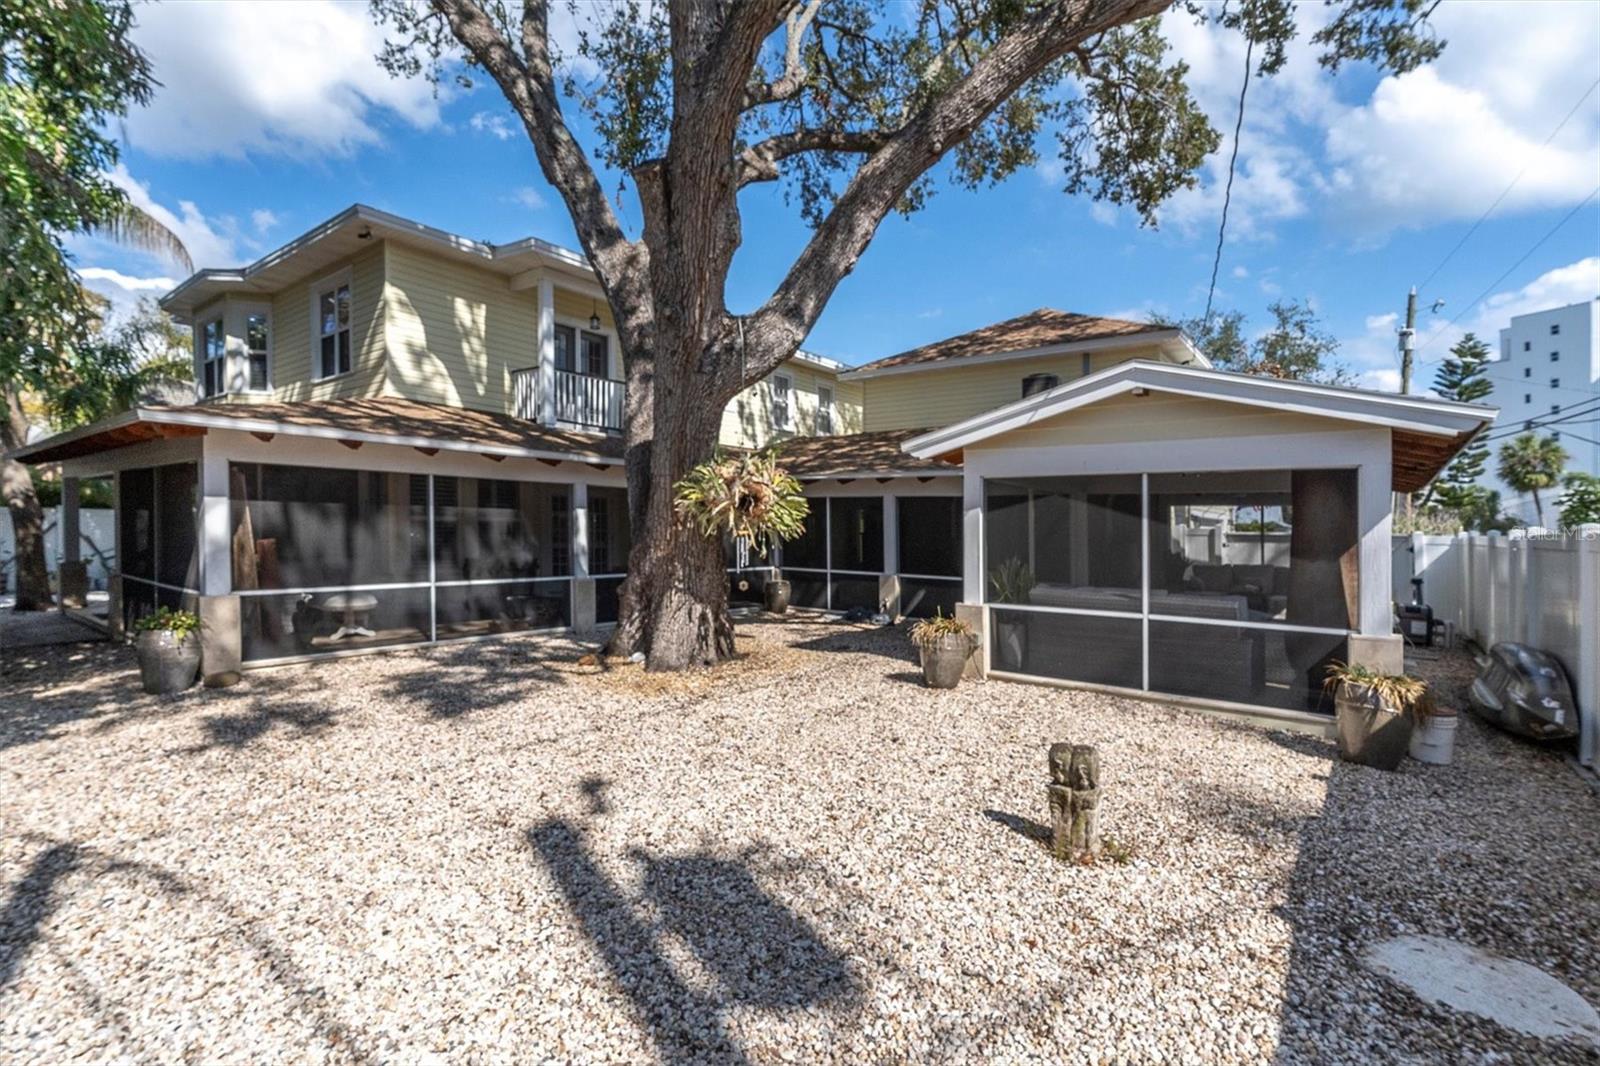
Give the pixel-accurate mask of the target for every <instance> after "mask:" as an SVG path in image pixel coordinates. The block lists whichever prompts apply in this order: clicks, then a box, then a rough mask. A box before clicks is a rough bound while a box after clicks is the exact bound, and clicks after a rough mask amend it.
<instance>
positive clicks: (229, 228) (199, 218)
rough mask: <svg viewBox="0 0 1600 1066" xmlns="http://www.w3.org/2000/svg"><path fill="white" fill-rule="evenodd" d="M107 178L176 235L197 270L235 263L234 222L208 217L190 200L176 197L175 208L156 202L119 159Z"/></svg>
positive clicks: (237, 254)
mask: <svg viewBox="0 0 1600 1066" xmlns="http://www.w3.org/2000/svg"><path fill="white" fill-rule="evenodd" d="M111 180H112V181H114V182H116V183H117V184H118V185H120V186H121V187H122V188H123V189H124V190H126V191H127V193H128V199H129V200H131V201H132V202H133V205H134V206H135V207H138V208H140V209H142V210H143V211H144V212H145V213H146V214H148V215H150V216H151V217H153V218H154V219H156V221H158V222H160V223H162V224H163V225H165V226H166V227H167V228H168V229H170V230H171V231H172V232H173V233H175V234H177V235H178V239H179V240H181V241H182V242H183V246H184V247H185V248H186V249H188V251H189V258H190V259H192V260H193V261H194V265H195V268H196V269H197V270H198V269H203V268H205V267H230V266H237V265H238V264H239V259H240V257H239V253H238V250H237V247H236V244H235V241H236V239H237V237H238V225H237V223H236V222H235V221H234V220H233V219H231V218H226V217H224V218H219V219H214V220H213V219H208V218H207V217H206V216H205V214H204V213H202V212H201V210H200V208H199V207H198V206H196V205H195V203H194V202H193V201H191V200H179V201H178V210H177V211H173V210H171V209H170V208H167V207H165V206H163V205H162V204H158V203H156V201H155V198H154V197H152V196H151V195H150V188H149V186H148V185H146V184H145V183H143V182H141V181H139V180H138V179H137V178H135V177H134V176H133V175H132V174H130V173H128V168H127V167H125V166H124V165H122V164H121V163H118V164H117V166H116V168H115V169H114V170H112V172H111Z"/></svg>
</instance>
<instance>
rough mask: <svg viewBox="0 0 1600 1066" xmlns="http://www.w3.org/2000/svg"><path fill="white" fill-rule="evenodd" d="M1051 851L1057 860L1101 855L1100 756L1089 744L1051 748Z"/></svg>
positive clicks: (1062, 744)
mask: <svg viewBox="0 0 1600 1066" xmlns="http://www.w3.org/2000/svg"><path fill="white" fill-rule="evenodd" d="M1049 768H1050V784H1049V785H1048V786H1047V789H1046V791H1047V794H1048V796H1049V800H1050V823H1051V848H1052V850H1053V851H1054V852H1055V855H1056V858H1058V859H1070V860H1072V861H1075V862H1084V861H1092V860H1094V859H1096V858H1098V857H1099V855H1100V753H1099V752H1098V751H1096V750H1095V748H1094V746H1093V745H1090V744H1066V743H1061V744H1052V745H1050V754H1049Z"/></svg>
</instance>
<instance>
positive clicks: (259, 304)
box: [239, 301, 277, 396]
mask: <svg viewBox="0 0 1600 1066" xmlns="http://www.w3.org/2000/svg"><path fill="white" fill-rule="evenodd" d="M252 315H261V316H262V317H263V318H265V319H266V323H267V349H266V353H267V383H266V385H265V386H264V387H262V388H259V389H253V388H251V387H250V352H251V349H250V317H251V316H252ZM276 333H277V331H276V330H275V329H274V328H273V323H272V304H271V303H270V302H268V301H251V302H249V303H241V304H239V341H240V346H239V350H240V352H241V353H242V354H241V359H240V362H241V368H242V373H241V375H240V379H241V380H242V381H243V383H244V384H243V387H242V388H240V389H239V392H241V393H243V394H244V395H246V396H270V395H271V394H272V391H273V389H272V372H273V370H274V368H275V367H274V364H275V363H276V362H277V358H276V354H277V337H276Z"/></svg>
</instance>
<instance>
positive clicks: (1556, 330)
mask: <svg viewBox="0 0 1600 1066" xmlns="http://www.w3.org/2000/svg"><path fill="white" fill-rule="evenodd" d="M1560 335H1561V323H1559V322H1552V323H1550V336H1552V337H1558V336H1560Z"/></svg>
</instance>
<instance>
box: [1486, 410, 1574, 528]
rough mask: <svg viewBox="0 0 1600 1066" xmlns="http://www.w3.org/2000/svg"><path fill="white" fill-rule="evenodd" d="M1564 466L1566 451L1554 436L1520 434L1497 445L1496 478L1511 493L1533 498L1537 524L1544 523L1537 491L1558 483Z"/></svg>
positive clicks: (1542, 509)
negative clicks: (1498, 453)
mask: <svg viewBox="0 0 1600 1066" xmlns="http://www.w3.org/2000/svg"><path fill="white" fill-rule="evenodd" d="M1566 466H1567V450H1566V449H1565V448H1563V447H1562V446H1561V442H1560V441H1558V440H1556V439H1555V438H1554V437H1541V436H1539V435H1537V434H1534V433H1522V434H1519V435H1518V436H1516V437H1514V438H1513V439H1511V440H1509V441H1507V442H1506V443H1505V444H1502V445H1501V446H1500V467H1499V474H1500V480H1501V481H1504V482H1505V483H1506V484H1507V485H1509V486H1510V487H1511V489H1512V490H1513V491H1515V492H1526V493H1528V494H1529V495H1531V496H1532V497H1533V508H1534V512H1535V515H1536V517H1537V518H1538V521H1539V524H1540V525H1541V526H1542V525H1544V504H1543V503H1541V502H1540V499H1539V493H1540V491H1542V490H1544V489H1551V488H1554V487H1555V486H1556V485H1558V484H1560V483H1561V474H1562V471H1564V470H1565V469H1566Z"/></svg>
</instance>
